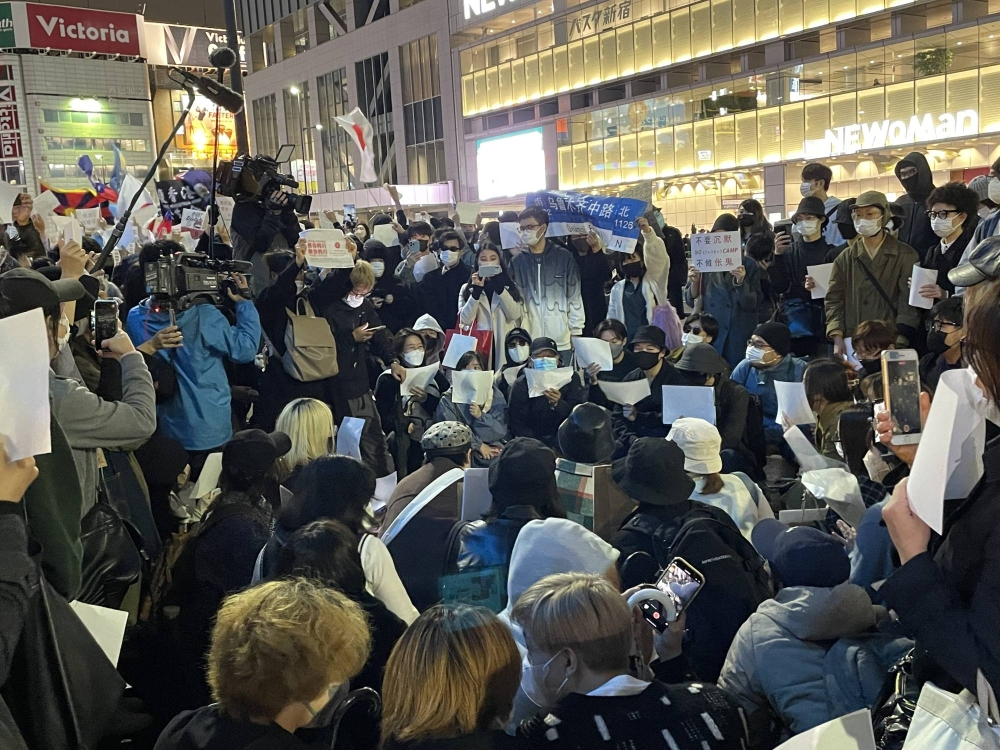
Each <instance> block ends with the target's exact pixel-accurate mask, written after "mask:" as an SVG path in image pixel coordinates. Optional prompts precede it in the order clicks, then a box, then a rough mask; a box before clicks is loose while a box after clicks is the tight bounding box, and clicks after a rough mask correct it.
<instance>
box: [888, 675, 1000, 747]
mask: <svg viewBox="0 0 1000 750" xmlns="http://www.w3.org/2000/svg"><path fill="white" fill-rule="evenodd" d="M976 693H977V694H976V695H973V694H972V693H971V692H970V691H968V690H963V691H962V692H961V693H959V694H958V695H955V694H954V693H949V692H946V691H944V690H942V689H941V688H939V687H937V686H936V685H935V684H934V683H932V682H927V683H924V688H923V690H921V691H920V698H919V699H918V700H917V708H916V711H914V712H913V721H912V722H910V731H909V732H908V733H907V735H906V742H905V743H903V750H1000V727H997V726H996V723H997V721H1000V711H998V710H997V698H996V695H995V694H994V692H993V688H992V687H990V684H989V682H987V680H986V677H985V676H984V675H983V673H982V671H981V670H980V671H979V672H978V673H977V674H976Z"/></svg>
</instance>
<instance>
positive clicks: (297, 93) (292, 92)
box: [288, 86, 302, 96]
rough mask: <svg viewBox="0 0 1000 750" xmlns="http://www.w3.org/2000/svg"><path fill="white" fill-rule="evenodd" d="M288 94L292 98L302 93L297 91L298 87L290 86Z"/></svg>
mask: <svg viewBox="0 0 1000 750" xmlns="http://www.w3.org/2000/svg"><path fill="white" fill-rule="evenodd" d="M288 93H289V94H291V95H292V96H298V95H299V94H300V93H302V92H301V91H299V87H298V86H290V87H289V89H288Z"/></svg>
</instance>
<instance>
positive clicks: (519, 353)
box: [493, 328, 531, 403]
mask: <svg viewBox="0 0 1000 750" xmlns="http://www.w3.org/2000/svg"><path fill="white" fill-rule="evenodd" d="M530 352H531V335H530V334H529V333H528V332H527V331H526V330H524V329H523V328H512V329H510V331H509V332H508V333H507V335H506V336H504V339H503V355H504V357H505V361H504V363H503V366H502V367H500V368H499V369H498V370H497V371H496V375H495V376H494V378H493V382H495V383H496V386H497V388H499V389H500V393H501V394H503V397H504V399H506V400H507V402H508V403H509V402H510V388H511V386H512V385H514V381H515V380H517V376H518V375H519V374H520V372H521V368H522V367H524V366H525V365H526V364H527V362H528V359H529V357H530Z"/></svg>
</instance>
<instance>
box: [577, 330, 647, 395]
mask: <svg viewBox="0 0 1000 750" xmlns="http://www.w3.org/2000/svg"><path fill="white" fill-rule="evenodd" d="M594 336H596V337H597V338H599V339H602V340H603V341H607V342H608V346H609V347H610V349H611V362H612V367H611V369H610V370H607V371H604V370H601V369H600V365H598V364H596V363H595V364H592V365H591V366H590V367H588V368H587V370H586V381H587V383H589V385H590V399H589V400H590V401H593V402H594V403H595V404H599V405H601V406H605V407H607V408H608V409H613V408H614V404H612V403H611V402H610V401H608V399H607V397H606V396H605V395H604V391H602V390H601V387H600V386H599V385H598V382H599V381H602V380H603V381H606V382H610V383H620V382H622V381H623V380H625V378H626V377H627V376H628V375H629V374H630V373H632V372H633V371H634V370H635V369H636V367H638V365H636V363H635V358H634V357H633V356H632V352H631V351H629V349H628V347H627V346H626V343H627V341H628V333H627V332H626V331H625V326H624V325H623V324H622V322H621V321H619V320H611V319H608V320H602V321H601V322H600V323H598V324H597V325H596V326H595V327H594Z"/></svg>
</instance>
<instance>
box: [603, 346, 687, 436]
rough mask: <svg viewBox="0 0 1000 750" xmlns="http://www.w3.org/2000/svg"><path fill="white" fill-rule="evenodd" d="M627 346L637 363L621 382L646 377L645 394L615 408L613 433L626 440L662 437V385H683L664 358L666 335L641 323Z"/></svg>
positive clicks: (665, 354)
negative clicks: (646, 391)
mask: <svg viewBox="0 0 1000 750" xmlns="http://www.w3.org/2000/svg"><path fill="white" fill-rule="evenodd" d="M629 348H630V349H631V350H632V357H633V359H635V363H636V365H637V366H638V367H637V369H635V370H633V371H632V372H631V373H629V374H628V375H627V376H626V377H625V382H634V381H638V380H642V379H643V378H645V379H646V380H648V381H649V395H648V396H646V398H644V399H642V400H641V401H639V403H637V404H625V405H624V406H622V407H621V408H618V409H615V435H616V437H617V438H618V440H619V441H620V442H622V443H626V444H627V443H628V442H630V441H631V440H633V439H635V438H638V437H666V436H667V432H669V431H670V427H669V425H665V424H663V386H665V385H684V379H683V378H682V377H681V375H680V373H678V372H677V370H676V369H675V368H674V366H673V365H672V364H670V363H669V362H667V360H666V356H667V353H668V352H667V342H666V335H665V334H664V333H663V331H662V330H660V329H659V328H657V327H656V326H642V327H641V328H640V329H639V330H638V331H636V333H635V336H633V337H632V342H631V343H630V344H629Z"/></svg>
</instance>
